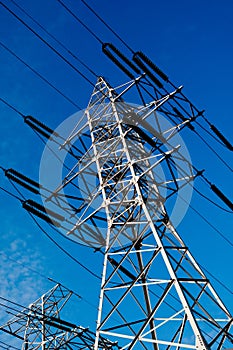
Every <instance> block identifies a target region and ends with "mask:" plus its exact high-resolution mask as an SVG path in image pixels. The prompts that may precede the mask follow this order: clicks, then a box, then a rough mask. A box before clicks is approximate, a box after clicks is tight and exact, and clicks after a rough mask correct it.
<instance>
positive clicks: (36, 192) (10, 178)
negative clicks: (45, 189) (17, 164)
mask: <svg viewBox="0 0 233 350" xmlns="http://www.w3.org/2000/svg"><path fill="white" fill-rule="evenodd" d="M6 177H7V178H8V179H9V180H12V181H14V182H16V183H17V184H19V185H21V186H23V187H24V188H26V189H27V190H29V191H31V192H33V193H35V194H39V193H40V192H39V191H38V190H37V189H36V188H34V187H32V186H30V185H28V184H27V183H25V182H23V181H22V180H20V179H18V178H17V177H15V176H14V175H11V174H8V173H6Z"/></svg>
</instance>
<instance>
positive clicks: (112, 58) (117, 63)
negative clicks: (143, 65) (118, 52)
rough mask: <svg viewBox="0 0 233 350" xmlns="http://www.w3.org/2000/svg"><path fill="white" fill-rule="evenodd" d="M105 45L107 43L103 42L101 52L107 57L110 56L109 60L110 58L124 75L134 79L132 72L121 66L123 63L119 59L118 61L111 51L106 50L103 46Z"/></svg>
mask: <svg viewBox="0 0 233 350" xmlns="http://www.w3.org/2000/svg"><path fill="white" fill-rule="evenodd" d="M106 45H107V44H103V45H102V51H103V53H104V54H105V55H106V56H108V58H110V60H112V61H113V62H114V63H115V64H116V65H117V66H118V67H119V68H120V69H121V70H122V71H123V72H124V73H125V74H126V75H128V77H129V78H130V79H134V76H133V74H132V73H131V72H130V71H129V70H128V69H127V68H125V67H124V66H123V64H122V63H121V62H120V61H118V59H117V58H116V57H114V56H113V54H112V53H111V52H109V51H108V50H107V48H106V47H105V46H106Z"/></svg>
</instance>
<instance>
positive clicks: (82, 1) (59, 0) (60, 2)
mask: <svg viewBox="0 0 233 350" xmlns="http://www.w3.org/2000/svg"><path fill="white" fill-rule="evenodd" d="M58 1H59V2H60V3H61V1H60V0H58ZM81 1H82V0H81ZM82 2H83V1H82Z"/></svg>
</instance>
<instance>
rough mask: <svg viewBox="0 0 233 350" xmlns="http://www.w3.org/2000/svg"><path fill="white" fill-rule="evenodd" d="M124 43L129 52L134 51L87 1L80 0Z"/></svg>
mask: <svg viewBox="0 0 233 350" xmlns="http://www.w3.org/2000/svg"><path fill="white" fill-rule="evenodd" d="M58 1H59V0H58ZM80 1H81V2H82V3H83V4H84V5H85V6H86V7H87V8H88V9H89V10H90V11H91V12H92V13H93V14H94V15H95V16H96V17H97V18H98V19H99V20H100V21H101V22H102V23H103V24H104V25H105V26H106V27H107V28H108V29H109V30H110V31H111V32H112V33H113V34H114V35H115V36H116V37H117V38H118V39H119V40H120V41H121V42H122V43H123V44H124V45H125V47H127V49H129V51H131V53H134V51H133V50H132V49H131V47H130V46H129V45H128V44H127V43H126V41H125V40H123V39H122V38H121V37H120V35H118V34H117V32H116V31H115V30H113V29H112V27H110V25H108V24H107V22H106V21H104V20H103V18H102V17H100V16H99V15H98V13H97V12H96V11H95V10H93V8H92V7H91V6H90V5H88V4H87V2H86V1H84V0H80ZM59 2H60V1H59Z"/></svg>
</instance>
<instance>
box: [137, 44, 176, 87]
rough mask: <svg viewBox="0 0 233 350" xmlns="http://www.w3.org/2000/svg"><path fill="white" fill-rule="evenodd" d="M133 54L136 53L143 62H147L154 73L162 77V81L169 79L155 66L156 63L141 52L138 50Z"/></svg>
mask: <svg viewBox="0 0 233 350" xmlns="http://www.w3.org/2000/svg"><path fill="white" fill-rule="evenodd" d="M135 55H137V56H138V57H140V58H141V59H142V60H143V61H144V62H145V63H147V64H148V66H150V67H151V68H152V69H153V71H154V72H155V73H157V74H158V75H159V76H160V78H162V79H163V80H164V81H166V82H168V81H169V79H168V76H167V75H166V74H165V73H163V72H162V71H161V69H160V68H159V67H157V66H156V64H154V63H153V62H152V61H151V60H150V59H149V58H148V57H147V56H146V55H145V54H144V53H143V52H141V51H138V52H136V53H135Z"/></svg>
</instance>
